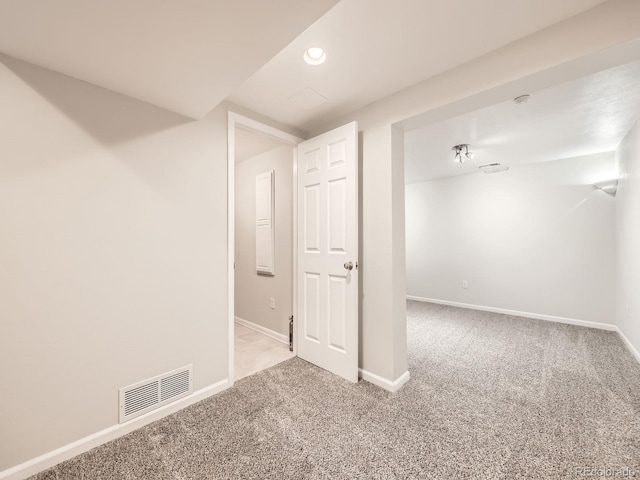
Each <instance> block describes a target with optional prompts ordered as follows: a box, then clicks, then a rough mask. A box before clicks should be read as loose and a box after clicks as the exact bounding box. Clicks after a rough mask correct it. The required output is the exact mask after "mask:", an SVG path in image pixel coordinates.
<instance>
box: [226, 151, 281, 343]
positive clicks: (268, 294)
mask: <svg viewBox="0 0 640 480" xmlns="http://www.w3.org/2000/svg"><path fill="white" fill-rule="evenodd" d="M269 170H274V171H275V181H274V184H275V190H274V191H275V209H274V211H275V223H274V228H275V275H273V276H267V275H258V274H257V272H256V225H255V223H256V218H255V211H256V203H255V196H256V191H255V186H256V175H259V174H261V173H264V172H267V171H269ZM292 190H293V149H292V148H291V147H289V146H281V147H277V148H275V149H273V150H270V151H268V152H266V153H263V154H261V155H257V156H255V157H252V158H250V159H248V160H245V161H243V162H240V163H237V164H236V192H235V198H236V203H235V206H236V237H235V250H236V258H235V262H236V270H235V315H236V317H240V318H242V319H244V320H247V321H249V322H252V323H255V324H257V325H260V326H262V327H265V328H268V329H269V330H273V331H274V332H276V333H280V334H282V335H285V336H287V337H288V336H289V316H290V315H291V314H292V312H293V305H292V288H293V286H292V282H293V267H292V257H293V250H292V249H293V246H292V242H293V240H292V238H293V237H292V221H293V209H292V208H293V197H292ZM271 298H274V299H275V309H272V308H271V307H270V299H271Z"/></svg>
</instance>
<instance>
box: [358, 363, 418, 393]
mask: <svg viewBox="0 0 640 480" xmlns="http://www.w3.org/2000/svg"><path fill="white" fill-rule="evenodd" d="M358 372H359V373H360V378H362V379H363V380H366V381H367V382H369V383H373V384H374V385H377V386H378V387H380V388H384V389H385V390H388V391H390V392H397V391H398V390H400V389H401V388H402V386H403V385H404V384H405V383H407V382H408V381H409V378H410V375H409V371H408V370H407V371H406V372H404V373H403V374H402V375H400V376H399V377H398V378H397V379H396V380H394V381H391V380H387V379H386V378H382V377H381V376H379V375H376V374H375V373H371V372H368V371H366V370H364V369H362V368H359V369H358Z"/></svg>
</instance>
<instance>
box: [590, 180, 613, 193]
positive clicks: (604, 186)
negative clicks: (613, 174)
mask: <svg viewBox="0 0 640 480" xmlns="http://www.w3.org/2000/svg"><path fill="white" fill-rule="evenodd" d="M593 186H594V187H596V188H597V189H598V190H602V191H603V192H604V193H608V194H609V195H611V196H612V197H615V196H616V193H617V192H618V180H617V179H613V180H607V181H606V182H598V183H594V184H593Z"/></svg>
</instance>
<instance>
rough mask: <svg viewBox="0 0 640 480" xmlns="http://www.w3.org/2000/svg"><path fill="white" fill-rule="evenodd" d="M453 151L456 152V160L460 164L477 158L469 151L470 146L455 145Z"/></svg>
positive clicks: (463, 144) (464, 144)
mask: <svg viewBox="0 0 640 480" xmlns="http://www.w3.org/2000/svg"><path fill="white" fill-rule="evenodd" d="M451 150H453V151H454V152H456V155H455V157H454V158H455V160H456V162H458V163H464V161H465V160H467V159H469V160H473V157H475V155H476V154H475V153H473V152H470V151H469V145H468V144H466V143H461V144H460V145H455V146H453V147H451Z"/></svg>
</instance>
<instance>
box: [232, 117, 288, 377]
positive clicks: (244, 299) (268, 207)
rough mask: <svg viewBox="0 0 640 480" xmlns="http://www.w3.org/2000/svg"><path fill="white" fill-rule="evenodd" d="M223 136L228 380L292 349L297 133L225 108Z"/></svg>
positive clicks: (272, 361)
mask: <svg viewBox="0 0 640 480" xmlns="http://www.w3.org/2000/svg"><path fill="white" fill-rule="evenodd" d="M228 141H229V165H228V167H229V185H228V187H229V217H228V223H229V239H228V250H229V379H230V381H234V380H239V379H240V378H243V377H246V376H249V375H252V374H254V373H257V372H259V371H261V370H264V369H266V368H269V367H271V366H273V365H275V364H277V363H280V362H281V361H284V360H287V359H289V358H292V357H293V356H295V354H296V351H295V349H294V350H293V351H290V348H289V342H290V335H289V329H290V325H289V318H290V316H291V315H293V314H294V312H295V304H294V302H295V300H294V295H293V292H294V275H295V274H294V271H295V268H294V267H295V255H294V245H295V230H296V228H295V216H294V213H295V192H296V189H295V173H296V172H295V146H296V144H297V143H298V142H299V141H300V140H299V139H298V138H297V137H295V136H292V135H289V134H287V133H285V132H282V131H279V130H277V129H274V128H272V127H269V126H267V125H264V124H261V123H260V122H257V121H254V120H252V119H249V118H247V117H243V116H241V115H237V114H233V113H230V114H229V139H228ZM294 338H295V337H294ZM294 347H295V343H294Z"/></svg>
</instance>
